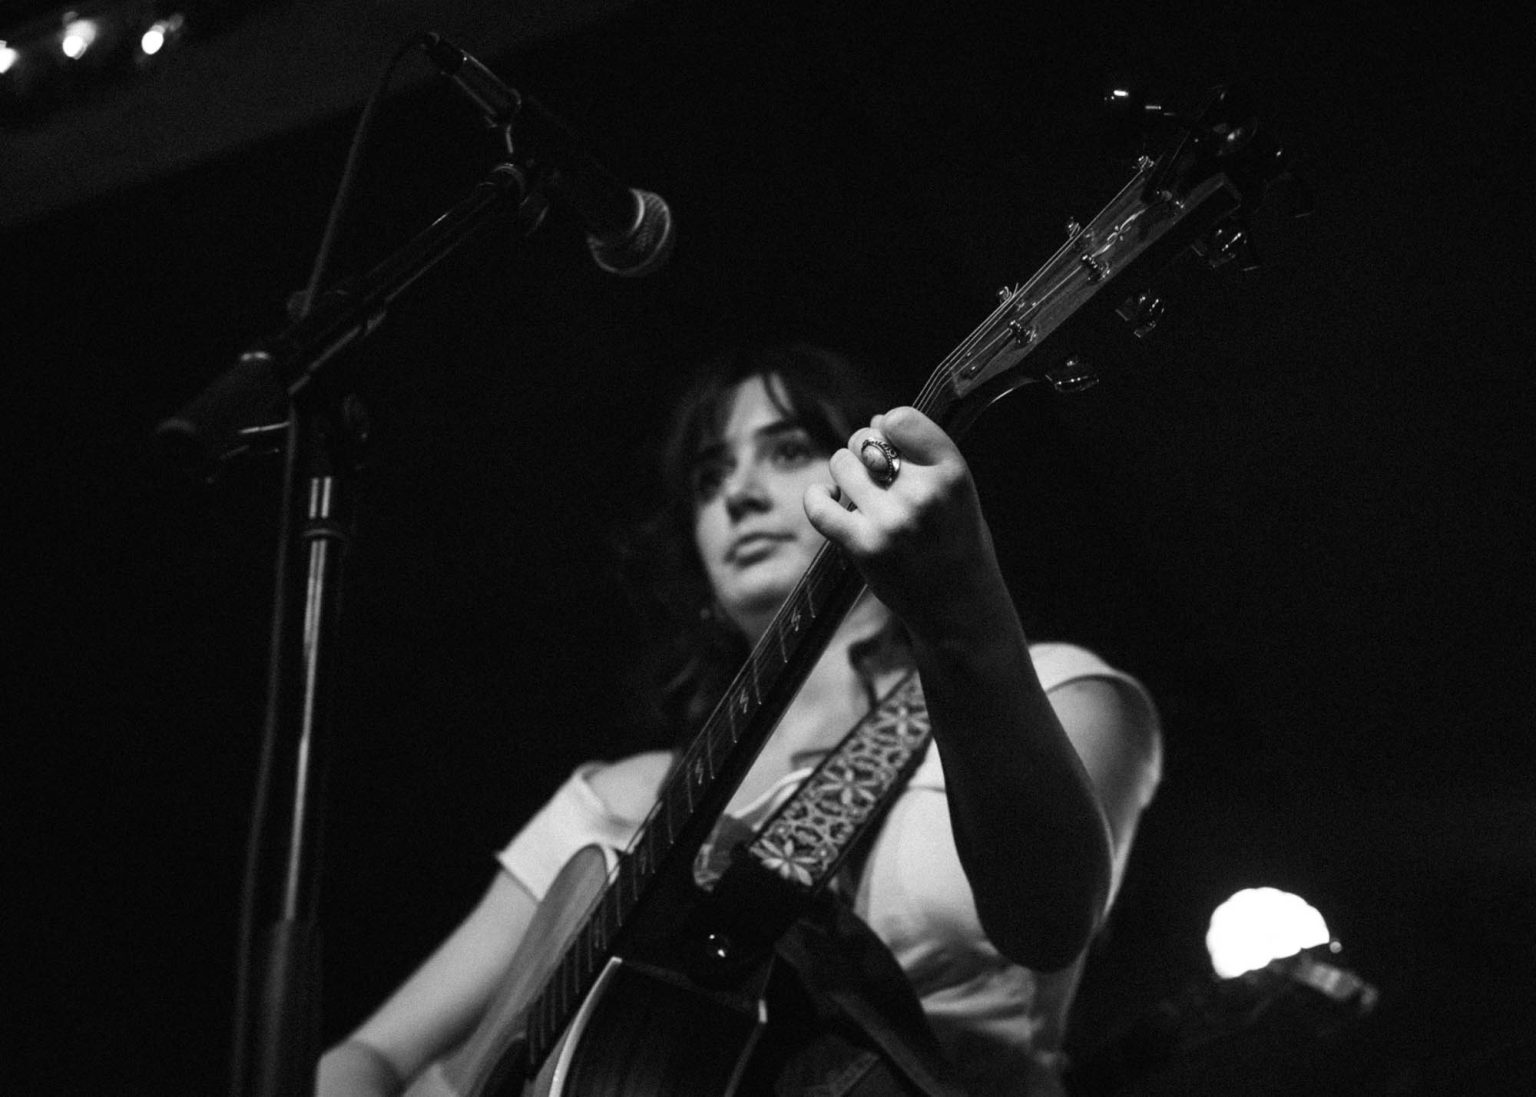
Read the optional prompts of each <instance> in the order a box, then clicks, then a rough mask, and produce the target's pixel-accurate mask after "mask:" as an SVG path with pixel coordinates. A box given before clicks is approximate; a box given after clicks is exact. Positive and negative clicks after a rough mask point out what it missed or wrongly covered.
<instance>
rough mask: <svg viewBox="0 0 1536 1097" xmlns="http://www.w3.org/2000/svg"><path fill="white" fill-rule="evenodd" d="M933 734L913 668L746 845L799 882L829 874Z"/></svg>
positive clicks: (810, 883) (815, 881)
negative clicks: (930, 734) (930, 733)
mask: <svg viewBox="0 0 1536 1097" xmlns="http://www.w3.org/2000/svg"><path fill="white" fill-rule="evenodd" d="M928 735H929V721H928V706H927V705H926V704H925V703H924V701H923V687H922V684H921V683H920V682H919V681H918V678H917V672H916V671H913V672H911V673H909V674H908V675H907V676H906V677H905V678H903V679H902V680H901V682H900V683H899V684H898V685H897V686H896V687H895V688H894V689H892V690H891V691H890V692H889V693H888V694H886V696H885V698H884V699H883V700H882V701H881V702H880V703H879V704H878V705H876V706H875V707H874V708H873V709H872V710H870V712H869V714H868V715H867V716H865V717H864V719H862V720H860V721H859V722H858V724H857V725H855V726H854V728H853V730H852V731H850V732H849V733H848V734H847V735H845V736H844V737H843V741H842V742H841V743H839V744H838V745H837V747H836V749H834V750H833V751H832V752H831V753H830V754H828V755H827V756H826V757H825V758H823V759H822V761H821V764H820V765H818V766H817V767H816V769H815V770H814V771H813V772H812V773H811V775H810V776H809V777H807V778H806V779H805V781H804V782H803V783H802V784H801V785H800V788H799V789H798V790H796V792H795V794H794V795H793V796H791V797H790V798H789V800H788V801H786V802H785V803H784V805H783V806H782V807H780V808H779V810H778V811H776V812H774V813H773V815H771V816H769V818H768V820H767V822H765V823H764V824H763V826H762V828H761V829H760V830H759V831H758V834H757V837H756V839H754V840H753V842H752V844H751V845H750V846H749V847H748V850H749V852H750V853H751V854H752V856H753V858H754V859H755V860H757V861H758V862H759V863H760V864H762V865H763V867H765V868H767V869H769V870H770V871H772V872H774V873H776V874H777V875H779V876H781V877H783V878H784V879H786V880H788V881H790V882H791V883H793V884H798V885H800V886H802V887H806V888H816V887H819V886H820V885H821V884H823V883H825V882H826V881H827V880H829V879H831V877H832V875H833V873H834V872H835V871H836V869H837V866H838V865H839V863H841V861H842V859H843V857H844V856H845V855H846V854H847V852H848V851H849V850H850V849H852V848H853V846H854V844H855V843H856V842H857V840H858V838H859V836H860V835H861V834H863V833H864V831H865V830H866V829H867V828H868V827H869V825H870V824H871V823H873V822H874V821H875V820H877V819H878V818H879V816H880V813H881V809H882V808H883V807H884V806H886V803H887V801H888V800H889V798H890V795H891V793H892V792H893V791H894V790H896V789H899V788H900V787H901V785H902V783H903V782H904V781H905V779H906V778H907V776H908V775H910V773H911V772H912V770H913V769H914V768H915V767H916V765H917V763H918V761H919V760H921V758H922V754H923V748H924V747H926V746H927V745H928Z"/></svg>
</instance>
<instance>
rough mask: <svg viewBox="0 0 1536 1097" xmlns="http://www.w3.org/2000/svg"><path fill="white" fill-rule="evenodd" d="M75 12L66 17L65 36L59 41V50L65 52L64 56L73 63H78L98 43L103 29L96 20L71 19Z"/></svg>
mask: <svg viewBox="0 0 1536 1097" xmlns="http://www.w3.org/2000/svg"><path fill="white" fill-rule="evenodd" d="M73 15H74V13H73V12H70V13H69V14H67V15H65V16H64V19H65V23H64V34H63V37H61V38H60V39H59V49H61V50H63V51H64V56H65V57H68V58H69V59H70V60H71V61H78V60H80V58H82V57H84V56H85V52H86V50H88V49H90V48H91V46H92V45H94V44H95V42H96V37H97V35H98V34H99V33H100V30H101V28H100V27H99V26H98V25H97V24H96V21H95V20H94V19H75V18H71V17H72V16H73Z"/></svg>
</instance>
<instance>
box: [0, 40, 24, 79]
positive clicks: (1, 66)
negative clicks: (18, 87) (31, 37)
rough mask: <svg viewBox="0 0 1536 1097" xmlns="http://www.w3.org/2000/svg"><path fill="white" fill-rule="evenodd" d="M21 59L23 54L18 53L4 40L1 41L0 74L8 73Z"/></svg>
mask: <svg viewBox="0 0 1536 1097" xmlns="http://www.w3.org/2000/svg"><path fill="white" fill-rule="evenodd" d="M20 59H21V54H19V53H17V52H16V51H15V50H14V49H12V48H11V47H10V46H8V45H6V44H5V43H4V42H0V76H4V75H5V74H6V73H8V72H10V71H11V68H12V67H13V66H14V65H15V64H16V62H17V61H18V60H20Z"/></svg>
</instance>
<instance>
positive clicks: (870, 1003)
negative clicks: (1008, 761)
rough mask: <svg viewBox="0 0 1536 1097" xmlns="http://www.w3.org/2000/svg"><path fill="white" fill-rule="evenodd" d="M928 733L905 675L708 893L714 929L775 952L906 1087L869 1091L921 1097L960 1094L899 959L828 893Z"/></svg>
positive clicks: (914, 680)
mask: <svg viewBox="0 0 1536 1097" xmlns="http://www.w3.org/2000/svg"><path fill="white" fill-rule="evenodd" d="M929 734H930V725H929V719H928V707H927V705H926V704H925V703H924V700H923V690H922V685H921V683H920V682H919V681H918V677H917V672H916V671H911V672H909V673H908V674H907V675H906V676H905V677H904V678H903V679H902V680H901V681H900V682H898V683H897V684H896V686H895V687H894V688H893V689H891V690H890V691H889V692H888V693H887V694H886V695H885V697H884V698H882V699H881V700H880V701H879V702H878V703H877V704H876V705H875V707H874V708H873V709H871V710H870V712H869V713H868V714H867V715H866V716H865V717H864V718H863V719H862V720H860V721H859V722H858V723H857V724H856V725H854V727H853V729H852V730H851V731H849V733H848V734H847V735H845V736H844V737H843V739H842V741H841V742H840V743H839V744H838V745H837V747H836V748H835V749H833V750H832V751H831V753H829V754H828V755H827V756H826V757H825V758H823V759H822V761H821V763H820V764H819V765H818V766H817V767H816V768H815V769H814V770H813V771H812V772H811V774H810V776H808V777H807V778H806V779H805V780H804V781H803V782H801V784H800V787H799V788H798V789H797V790H796V791H795V793H794V795H792V796H791V797H790V798H789V799H788V800H787V801H785V803H784V804H782V805H781V806H780V807H779V808H778V810H776V811H775V812H773V814H772V815H770V816H769V817H768V819H767V820H766V821H765V822H764V823H763V824H762V826H761V827H759V828H758V831H757V834H756V837H755V838H752V839H750V840H744V841H742V842H741V843H740V844H739V845H737V846H736V847H735V850H734V853H733V855H732V860H731V862H730V866H729V867H728V868H727V869H725V871H724V874H723V875H721V876H720V877H719V878H718V880H717V881H716V882H715V886H714V890H713V894H714V896H715V898H716V899H717V900H719V902H720V908H721V909H720V912H719V913H720V914H721V915H722V916H723V923H722V924H723V925H725V926H727V927H728V932H729V933H731V934H733V935H734V936H735V937H736V940H737V941H738V943H740V944H743V945H745V946H747V949H748V951H749V952H750V951H752V950H753V949H766V948H774V949H775V951H776V953H777V955H778V957H779V958H780V959H781V960H783V961H784V962H786V963H787V964H788V965H789V966H790V967H791V968H793V969H794V970H795V971H796V972H797V973H798V975H799V978H800V981H801V983H802V985H804V986H806V987H807V988H810V990H811V992H812V993H813V994H814V995H819V996H820V999H821V1001H822V1002H823V1006H818V1007H815V1009H816V1012H821V1010H822V1009H824V1008H825V1009H830V1010H832V1011H833V1012H835V1013H840V1014H841V1015H842V1016H844V1017H846V1018H848V1019H849V1020H851V1021H853V1022H854V1024H855V1025H856V1026H857V1027H858V1028H859V1029H861V1030H862V1031H863V1032H864V1033H865V1034H866V1037H867V1039H869V1040H870V1041H872V1042H873V1044H874V1045H875V1046H878V1047H879V1048H880V1049H881V1050H882V1051H883V1053H884V1055H885V1057H886V1063H888V1064H889V1067H890V1068H894V1069H895V1070H896V1071H897V1072H898V1073H899V1074H900V1075H901V1076H903V1077H905V1078H906V1079H907V1083H906V1084H897V1083H895V1082H894V1080H893V1081H891V1083H890V1088H889V1089H886V1088H881V1086H880V1085H877V1084H876V1083H875V1082H874V1078H873V1076H871V1078H870V1080H869V1083H868V1084H869V1085H870V1087H871V1088H870V1092H871V1093H887V1092H889V1093H896V1092H898V1091H899V1092H901V1093H903V1094H906V1093H911V1092H913V1091H914V1090H915V1091H916V1092H919V1093H922V1094H925V1095H926V1097H958V1095H959V1093H960V1091H959V1089H958V1088H956V1087H955V1085H954V1083H953V1081H952V1080H950V1079H949V1076H948V1067H947V1065H946V1064H945V1062H944V1058H943V1054H942V1052H940V1051H939V1048H938V1045H937V1043H936V1042H935V1041H934V1038H933V1035H932V1033H931V1032H930V1031H929V1029H928V1027H927V1023H926V1021H925V1020H924V1018H923V1015H922V1009H921V1007H920V1006H919V1005H918V1002H917V999H916V997H915V995H913V993H912V991H911V986H910V984H909V983H908V982H907V980H906V977H905V975H904V974H903V973H902V971H901V968H900V966H899V965H898V964H897V963H896V959H895V957H893V956H892V955H891V954H890V952H889V950H888V949H886V947H885V945H884V943H883V942H881V941H880V939H879V938H878V937H876V936H875V934H874V933H873V931H871V930H870V929H869V927H868V926H866V925H865V924H864V922H863V921H862V920H860V919H859V918H857V917H856V916H855V915H854V914H853V912H852V910H851V909H849V908H848V906H847V905H846V904H844V903H842V902H840V901H839V900H837V899H836V898H835V897H834V896H832V895H831V894H830V893H828V891H827V888H826V885H827V884H829V883H831V882H832V881H833V880H834V879H835V878H836V876H837V873H838V871H839V869H840V868H841V867H842V865H843V864H844V862H845V861H846V860H847V858H848V856H849V854H850V853H851V852H852V851H853V850H855V849H857V848H858V847H859V845H860V842H861V840H862V839H863V838H864V837H865V836H866V835H869V834H870V833H872V831H873V830H874V828H875V827H876V826H877V825H878V824H879V822H880V820H881V819H882V818H883V817H884V814H885V811H886V810H887V809H888V808H889V807H890V806H891V804H892V803H894V801H895V799H896V796H897V794H898V793H899V792H900V791H901V789H902V788H903V787H904V786H905V784H906V782H907V780H908V779H909V778H910V777H911V776H912V774H913V772H914V771H915V770H916V769H917V766H918V763H919V762H920V761H921V760H922V757H923V751H924V748H925V747H926V746H927V745H928V740H929ZM701 882H702V883H704V884H705V886H706V887H707V886H708V882H707V881H701ZM808 1054H810V1055H811V1056H812V1057H813V1058H817V1057H819V1056H824V1055H826V1054H828V1052H827V1050H826V1048H825V1046H823V1047H822V1049H821V1050H819V1051H812V1052H809V1053H808ZM845 1054H846V1053H845ZM818 1061H819V1060H818ZM847 1065H852V1060H849V1061H848V1064H847ZM878 1069H879V1070H881V1071H884V1070H886V1069H887V1067H885V1066H881V1067H880V1068H878ZM881 1077H891V1078H893V1077H894V1076H890V1075H884V1074H882V1075H881ZM860 1092H863V1091H862V1090H861V1091H860Z"/></svg>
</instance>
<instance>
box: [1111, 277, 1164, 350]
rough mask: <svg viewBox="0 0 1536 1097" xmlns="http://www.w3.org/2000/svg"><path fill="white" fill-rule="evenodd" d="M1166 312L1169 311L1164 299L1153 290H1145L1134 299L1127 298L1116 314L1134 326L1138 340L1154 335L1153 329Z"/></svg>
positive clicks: (1133, 332) (1134, 333)
mask: <svg viewBox="0 0 1536 1097" xmlns="http://www.w3.org/2000/svg"><path fill="white" fill-rule="evenodd" d="M1166 311H1168V309H1167V306H1166V305H1165V304H1164V303H1163V299H1162V298H1161V297H1159V296H1158V295H1157V294H1155V293H1153V292H1152V291H1151V290H1149V289H1144V290H1142V291H1141V292H1140V293H1138V294H1136V295H1135V296H1133V297H1127V298H1126V299H1125V300H1124V301H1123V302H1121V304H1120V307H1119V308H1117V309H1116V310H1115V313H1116V314H1117V315H1118V316H1119V317H1120V319H1122V320H1124V321H1125V322H1126V323H1128V324H1130V325H1132V327H1131V333H1132V334H1133V335H1135V336H1136V338H1138V339H1145V338H1146V337H1147V336H1148V335H1151V334H1152V329H1153V328H1155V327H1157V322H1158V321H1159V320H1161V319H1162V318H1163V313H1165V312H1166Z"/></svg>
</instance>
